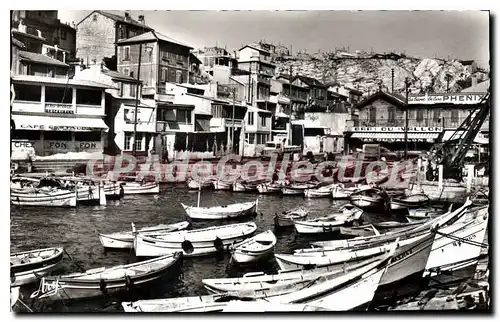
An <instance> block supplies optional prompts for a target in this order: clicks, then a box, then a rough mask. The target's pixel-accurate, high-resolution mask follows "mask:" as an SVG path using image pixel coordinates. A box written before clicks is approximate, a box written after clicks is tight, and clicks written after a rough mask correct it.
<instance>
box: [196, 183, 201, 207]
mask: <svg viewBox="0 0 500 322" xmlns="http://www.w3.org/2000/svg"><path fill="white" fill-rule="evenodd" d="M200 196H201V183H200V186H199V187H198V205H197V206H196V207H198V208H199V207H200Z"/></svg>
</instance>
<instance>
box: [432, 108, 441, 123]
mask: <svg viewBox="0 0 500 322" xmlns="http://www.w3.org/2000/svg"><path fill="white" fill-rule="evenodd" d="M440 118H441V111H440V110H437V109H436V110H434V117H433V119H434V122H440Z"/></svg>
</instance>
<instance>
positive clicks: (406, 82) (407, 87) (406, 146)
mask: <svg viewBox="0 0 500 322" xmlns="http://www.w3.org/2000/svg"><path fill="white" fill-rule="evenodd" d="M409 85H410V79H409V78H408V77H406V78H405V91H406V106H405V160H408V92H409V90H410V88H409Z"/></svg>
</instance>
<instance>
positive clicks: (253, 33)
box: [59, 10, 489, 68]
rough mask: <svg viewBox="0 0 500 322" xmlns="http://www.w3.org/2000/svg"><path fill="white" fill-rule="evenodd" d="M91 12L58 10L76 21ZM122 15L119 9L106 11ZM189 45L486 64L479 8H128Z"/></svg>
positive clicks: (484, 20)
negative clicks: (280, 47)
mask: <svg viewBox="0 0 500 322" xmlns="http://www.w3.org/2000/svg"><path fill="white" fill-rule="evenodd" d="M90 12H91V11H88V10H86V11H69V10H64V11H63V10H60V11H59V18H60V19H61V20H62V21H63V22H71V21H74V22H75V23H78V22H79V21H80V20H81V19H82V18H84V17H85V16H86V15H87V14H89V13H90ZM111 12H114V13H118V14H123V11H111ZM130 13H131V15H132V17H133V18H134V19H137V16H138V15H140V14H142V15H144V16H145V19H146V24H147V25H149V26H150V27H152V28H154V29H155V30H157V31H159V32H161V33H163V34H166V35H168V36H170V37H172V38H176V39H178V40H180V41H183V42H185V43H188V44H189V45H191V46H192V47H194V48H202V47H204V46H213V45H215V44H218V45H219V46H226V47H227V50H229V51H234V50H237V49H238V48H239V47H240V46H241V45H242V44H247V43H250V42H254V41H258V40H266V41H270V42H274V43H279V42H281V43H282V44H286V45H288V46H290V45H291V46H292V50H293V52H294V53H296V52H297V50H299V49H302V50H304V49H305V50H307V52H310V53H313V52H317V51H318V50H321V51H328V50H333V49H335V47H346V48H347V47H349V49H350V51H352V52H354V51H355V50H356V49H364V50H366V51H370V50H372V49H373V50H374V51H377V52H385V51H390V50H396V51H401V52H403V51H405V52H406V53H407V54H411V55H415V56H418V57H427V58H433V57H434V56H435V55H437V56H438V57H442V58H447V57H448V56H451V57H453V58H458V59H475V60H477V61H478V63H479V64H480V65H482V66H484V67H487V68H488V67H489V66H488V65H489V63H488V62H489V13H488V12H480V11H362V12H361V11H133V10H132V11H130Z"/></svg>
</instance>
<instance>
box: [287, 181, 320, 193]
mask: <svg viewBox="0 0 500 322" xmlns="http://www.w3.org/2000/svg"><path fill="white" fill-rule="evenodd" d="M316 186H317V184H316V183H291V184H289V185H285V186H283V187H282V188H281V193H282V194H283V195H289V196H293V195H304V190H306V189H312V188H315V187H316Z"/></svg>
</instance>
